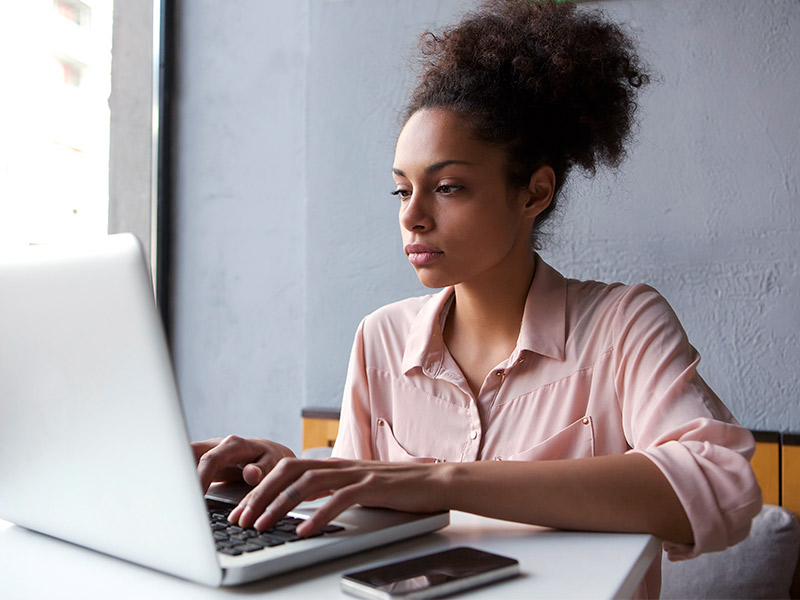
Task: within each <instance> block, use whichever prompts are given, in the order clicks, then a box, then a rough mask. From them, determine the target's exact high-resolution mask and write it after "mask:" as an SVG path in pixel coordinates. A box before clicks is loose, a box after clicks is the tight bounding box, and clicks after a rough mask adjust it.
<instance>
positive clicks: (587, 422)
mask: <svg viewBox="0 0 800 600" xmlns="http://www.w3.org/2000/svg"><path fill="white" fill-rule="evenodd" d="M581 423H583V424H584V425H588V424H589V419H587V418H586V417H583V420H582V421H581Z"/></svg>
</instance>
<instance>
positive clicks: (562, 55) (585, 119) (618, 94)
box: [404, 0, 649, 230]
mask: <svg viewBox="0 0 800 600" xmlns="http://www.w3.org/2000/svg"><path fill="white" fill-rule="evenodd" d="M419 49H420V51H421V54H422V56H421V57H420V62H421V66H422V69H423V70H422V74H421V77H420V80H419V83H418V85H417V87H416V88H415V89H414V91H413V92H412V94H411V99H410V102H409V104H408V106H407V108H406V111H405V119H404V121H407V120H408V119H409V118H410V117H411V115H413V114H414V113H416V112H417V111H419V110H422V109H425V108H446V109H448V110H453V111H455V112H456V113H458V114H459V115H460V116H462V117H463V118H464V119H465V120H466V123H467V125H468V127H469V128H470V132H471V133H472V134H473V135H475V137H476V138H477V139H479V140H481V141H483V142H485V143H489V144H492V145H498V146H500V147H503V148H504V149H505V151H506V153H507V160H508V166H507V177H508V181H509V184H510V185H511V186H514V187H515V188H517V189H519V188H521V187H525V186H527V184H528V182H529V181H530V176H531V174H532V173H533V172H534V171H535V170H536V169H538V168H539V167H541V166H543V165H549V166H550V167H551V168H552V169H553V171H554V172H555V175H556V190H555V193H554V196H553V202H552V203H551V204H550V206H549V207H548V209H546V211H545V212H543V213H542V214H541V215H539V218H538V219H537V224H536V227H535V229H536V230H538V229H539V226H540V225H541V223H542V222H543V221H544V220H545V219H546V218H547V216H548V215H549V214H550V213H551V212H552V210H553V209H554V208H555V204H556V199H557V197H558V196H559V191H560V190H561V187H562V185H563V183H564V181H565V179H566V177H567V175H568V174H569V173H570V171H571V170H572V168H573V167H574V166H575V165H578V166H579V167H581V168H583V169H584V170H585V171H587V172H588V173H590V174H592V175H593V174H594V173H595V172H596V169H597V166H598V165H602V164H605V165H608V166H611V167H616V166H618V165H619V163H620V162H621V160H622V159H623V158H624V156H625V144H626V142H627V140H628V138H629V136H630V134H631V129H632V125H633V122H634V112H635V110H636V94H637V91H638V88H640V87H641V86H642V85H644V84H646V83H648V81H649V76H648V74H647V73H646V72H645V71H644V68H643V66H642V65H641V63H640V60H639V58H638V56H637V54H636V50H635V47H634V44H633V42H632V40H631V38H630V37H629V36H628V35H627V34H626V33H625V32H624V31H623V30H622V29H621V28H620V27H619V26H618V25H616V24H614V23H610V22H608V21H607V20H606V19H605V18H604V17H603V16H602V15H601V14H600V13H598V12H590V11H588V10H583V9H581V10H578V9H576V6H575V5H574V4H571V3H562V2H554V1H552V0H549V1H548V0H543V1H539V0H487V1H485V2H483V4H482V5H481V7H480V8H479V9H478V10H477V11H475V12H472V13H468V14H467V15H466V16H465V17H464V19H463V20H462V21H461V22H460V23H458V24H457V25H456V26H454V27H452V28H450V29H446V30H444V31H443V32H441V33H438V34H437V33H433V32H431V31H426V32H425V33H423V34H422V36H421V37H420V41H419Z"/></svg>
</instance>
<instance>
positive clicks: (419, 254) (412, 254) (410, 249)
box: [405, 244, 444, 267]
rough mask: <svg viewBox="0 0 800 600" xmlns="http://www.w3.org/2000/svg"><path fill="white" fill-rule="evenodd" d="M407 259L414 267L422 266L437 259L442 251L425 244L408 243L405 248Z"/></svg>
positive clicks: (442, 253)
mask: <svg viewBox="0 0 800 600" xmlns="http://www.w3.org/2000/svg"><path fill="white" fill-rule="evenodd" d="M405 250H406V254H407V255H408V261H409V262H410V263H411V264H412V265H414V266H415V267H424V266H426V265H429V264H431V263H433V262H435V261H437V260H438V259H439V257H441V256H443V255H444V252H442V251H441V250H439V249H438V248H434V247H433V246H426V245H425V244H408V245H407V246H406V248H405Z"/></svg>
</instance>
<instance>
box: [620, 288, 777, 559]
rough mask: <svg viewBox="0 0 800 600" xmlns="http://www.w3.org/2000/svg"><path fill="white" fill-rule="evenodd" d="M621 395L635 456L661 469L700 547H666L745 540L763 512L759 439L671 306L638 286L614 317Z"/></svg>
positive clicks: (688, 550) (678, 550)
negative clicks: (715, 383) (706, 369)
mask: <svg viewBox="0 0 800 600" xmlns="http://www.w3.org/2000/svg"><path fill="white" fill-rule="evenodd" d="M614 338H615V339H614V352H615V368H616V381H615V389H616V393H617V399H618V402H619V403H620V406H621V409H622V415H623V428H624V431H625V436H626V438H627V441H628V444H629V446H631V448H632V450H631V452H637V453H641V454H643V455H644V456H646V457H647V458H649V459H650V460H651V461H653V463H655V465H656V466H657V467H658V468H659V469H660V470H661V472H662V473H663V474H664V476H665V477H666V479H667V480H668V481H669V483H670V485H671V486H672V488H673V489H674V491H675V493H676V494H677V496H678V499H679V500H680V502H681V504H682V505H683V508H684V510H685V511H686V515H687V517H688V518H689V522H690V523H691V527H692V532H693V535H694V543H693V544H691V545H685V544H675V543H671V542H665V543H664V549H665V550H666V551H667V553H668V555H669V558H670V559H671V560H680V559H685V558H691V557H693V556H696V555H698V554H701V553H703V552H709V551H716V550H722V549H724V548H726V547H727V546H730V545H733V544H735V543H737V542H739V541H741V540H742V539H744V538H745V537H746V536H747V534H748V532H749V530H750V522H751V520H752V518H753V517H754V516H755V515H756V514H757V513H758V512H759V510H760V508H761V503H762V500H761V490H760V488H759V486H758V483H757V482H756V480H755V476H754V475H753V471H752V468H751V467H750V462H749V461H750V458H751V457H752V455H753V452H754V449H755V442H754V440H753V436H752V434H751V433H750V432H749V431H748V430H747V429H745V428H743V427H741V426H740V425H739V424H738V423H737V422H736V420H735V419H734V417H733V416H732V415H731V413H730V412H729V411H728V409H727V408H726V407H725V406H724V405H723V404H722V402H721V401H720V400H719V399H718V398H717V396H716V395H715V394H714V393H713V392H712V391H711V389H710V388H709V387H708V386H707V385H706V383H705V382H704V381H703V379H702V378H701V377H700V375H699V374H698V373H697V365H698V363H699V362H700V356H699V354H698V353H697V351H696V350H695V349H694V348H693V347H692V346H691V345H690V343H689V341H688V338H687V336H686V333H685V332H684V330H683V328H682V327H681V325H680V322H679V321H678V319H677V317H676V316H675V313H674V312H673V310H672V308H671V307H670V306H669V304H668V303H667V302H666V300H664V299H663V298H662V297H661V296H660V295H659V294H658V293H657V292H656V291H655V290H653V289H652V288H649V287H648V286H643V285H638V286H632V287H631V288H629V290H628V291H627V292H626V294H625V296H624V297H623V298H622V299H621V301H620V304H619V306H618V309H617V314H616V315H615V318H614Z"/></svg>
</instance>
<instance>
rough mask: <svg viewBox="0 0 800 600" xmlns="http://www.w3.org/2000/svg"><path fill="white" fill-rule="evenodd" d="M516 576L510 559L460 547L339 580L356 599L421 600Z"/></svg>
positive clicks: (354, 573) (517, 569)
mask: <svg viewBox="0 0 800 600" xmlns="http://www.w3.org/2000/svg"><path fill="white" fill-rule="evenodd" d="M518 574H519V562H518V561H516V560H514V559H513V558H508V557H506V556H500V555H498V554H492V553H490V552H484V551H483V550H477V549H475V548H468V547H466V546H461V547H458V548H450V549H449V550H444V551H442V552H436V553H434V554H427V555H425V556H418V557H417V558H411V559H408V560H403V561H400V562H395V563H391V564H388V565H383V566H380V567H375V568H373V569H365V570H363V571H353V572H351V573H345V574H344V575H343V576H342V590H344V591H345V592H347V593H348V594H351V595H353V596H357V597H359V598H385V599H393V598H397V599H403V600H424V599H426V598H439V597H441V596H445V595H448V594H454V593H456V592H460V591H462V590H466V589H469V588H473V587H477V586H481V585H486V584H487V583H491V582H493V581H498V580H500V579H507V578H509V577H514V576H516V575H518Z"/></svg>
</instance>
